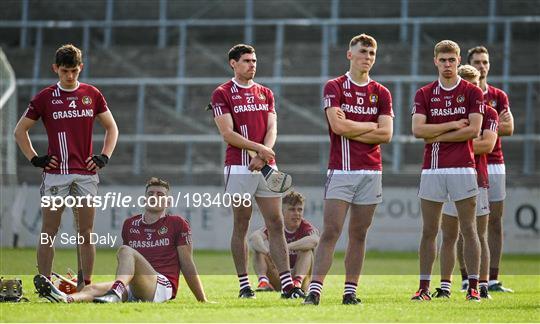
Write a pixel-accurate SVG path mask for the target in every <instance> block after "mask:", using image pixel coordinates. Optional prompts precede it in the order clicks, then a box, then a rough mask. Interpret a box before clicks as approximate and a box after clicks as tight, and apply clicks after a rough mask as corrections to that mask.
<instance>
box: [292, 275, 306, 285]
mask: <svg viewBox="0 0 540 324" xmlns="http://www.w3.org/2000/svg"><path fill="white" fill-rule="evenodd" d="M302 281H304V278H302V276H296V277H294V278H293V285H294V286H295V287H300V286H302Z"/></svg>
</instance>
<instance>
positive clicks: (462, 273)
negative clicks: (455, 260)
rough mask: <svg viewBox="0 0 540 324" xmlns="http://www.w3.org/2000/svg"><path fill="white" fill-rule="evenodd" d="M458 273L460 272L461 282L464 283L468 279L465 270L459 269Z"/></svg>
mask: <svg viewBox="0 0 540 324" xmlns="http://www.w3.org/2000/svg"><path fill="white" fill-rule="evenodd" d="M459 271H460V272H461V281H465V280H467V279H468V278H469V276H468V275H467V269H465V268H461V269H459Z"/></svg>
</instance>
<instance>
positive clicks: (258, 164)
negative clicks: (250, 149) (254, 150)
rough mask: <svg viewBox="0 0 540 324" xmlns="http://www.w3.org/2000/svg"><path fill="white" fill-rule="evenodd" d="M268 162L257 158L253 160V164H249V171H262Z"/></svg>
mask: <svg viewBox="0 0 540 324" xmlns="http://www.w3.org/2000/svg"><path fill="white" fill-rule="evenodd" d="M265 164H266V162H264V161H263V159H261V158H260V157H259V156H256V157H254V158H252V159H251V162H249V166H248V170H249V171H260V170H261V169H262V168H263V167H264V165H265Z"/></svg>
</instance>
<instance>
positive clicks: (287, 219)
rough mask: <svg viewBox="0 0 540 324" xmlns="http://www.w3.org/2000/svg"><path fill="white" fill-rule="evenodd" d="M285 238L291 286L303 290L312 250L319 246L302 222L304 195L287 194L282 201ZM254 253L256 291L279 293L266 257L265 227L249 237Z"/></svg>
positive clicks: (315, 234)
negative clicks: (256, 277) (256, 278)
mask: <svg viewBox="0 0 540 324" xmlns="http://www.w3.org/2000/svg"><path fill="white" fill-rule="evenodd" d="M282 209H283V217H284V223H285V239H286V240H287V248H288V250H289V263H290V265H291V272H292V277H293V284H294V286H295V287H298V288H301V289H302V290H304V291H305V290H306V289H307V288H308V284H309V281H310V276H311V271H312V266H313V251H314V249H315V247H316V246H317V244H318V243H319V232H318V230H317V229H316V228H315V227H314V226H313V225H311V223H310V222H308V221H307V220H305V219H304V196H302V194H300V193H298V192H294V191H292V192H289V193H288V194H287V195H286V196H284V197H283V199H282ZM249 245H250V247H251V249H253V252H254V258H253V267H254V268H255V272H256V273H257V276H258V278H259V284H258V286H257V291H274V290H277V291H280V290H281V282H280V279H279V274H278V270H277V268H276V266H275V264H274V262H273V261H272V258H271V256H270V250H269V247H268V246H269V245H268V231H267V229H266V227H263V228H261V229H258V230H256V231H255V232H253V233H252V234H251V235H250V237H249Z"/></svg>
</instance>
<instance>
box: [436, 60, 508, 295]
mask: <svg viewBox="0 0 540 324" xmlns="http://www.w3.org/2000/svg"><path fill="white" fill-rule="evenodd" d="M458 74H459V76H460V77H461V78H462V79H463V80H465V81H468V82H471V83H472V84H474V85H476V86H478V84H479V81H478V80H479V78H480V72H478V70H477V69H475V68H474V67H473V66H470V65H462V66H460V67H459V69H458ZM498 124H499V116H498V115H497V111H496V110H495V109H493V108H492V107H490V106H489V105H485V114H484V119H483V122H482V132H481V134H480V136H479V137H477V138H475V139H474V140H473V149H474V162H475V164H476V173H477V177H478V196H477V197H476V229H477V232H478V239H479V240H480V251H481V253H480V278H479V288H480V289H479V291H480V297H481V298H486V299H490V298H491V296H490V295H489V293H488V276H489V245H488V233H487V228H488V220H489V217H490V215H489V201H488V188H489V179H488V170H487V155H488V154H489V153H490V152H491V151H492V150H493V147H495V142H496V141H497V130H498ZM442 136H444V135H442ZM438 140H439V137H434V138H431V139H429V140H426V143H434V142H437V141H438ZM442 213H443V216H442V225H441V229H442V234H443V240H442V244H441V252H440V261H441V287H440V288H437V289H436V291H435V293H434V294H433V297H436V298H450V295H451V294H450V292H451V287H452V272H453V271H454V264H455V261H456V240H458V236H460V235H459V224H458V219H457V210H456V206H455V204H454V203H452V202H446V203H444V206H443V211H442ZM459 241H461V244H458V246H457V256H458V260H459V263H460V265H461V268H462V272H463V271H466V270H465V261H464V260H463V239H462V238H460V239H459ZM467 285H468V281H467Z"/></svg>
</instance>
